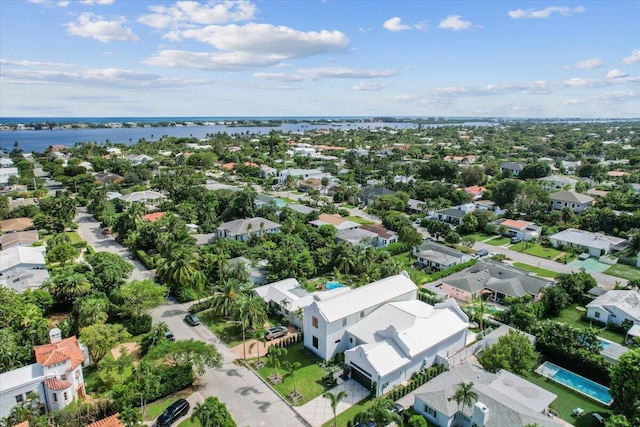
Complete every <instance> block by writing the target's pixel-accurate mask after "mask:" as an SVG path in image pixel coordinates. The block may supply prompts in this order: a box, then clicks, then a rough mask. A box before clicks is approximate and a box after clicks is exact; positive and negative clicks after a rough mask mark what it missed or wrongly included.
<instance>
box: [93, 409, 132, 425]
mask: <svg viewBox="0 0 640 427" xmlns="http://www.w3.org/2000/svg"><path fill="white" fill-rule="evenodd" d="M87 427H124V424H122V421H120V413H119V412H116V413H115V414H113V415H111V416H110V417H107V418H103V419H101V420H98V421H96V422H93V423H91V424H87Z"/></svg>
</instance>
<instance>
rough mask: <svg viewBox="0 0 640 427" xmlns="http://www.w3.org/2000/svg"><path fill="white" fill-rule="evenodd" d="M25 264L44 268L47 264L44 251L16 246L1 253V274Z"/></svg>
mask: <svg viewBox="0 0 640 427" xmlns="http://www.w3.org/2000/svg"><path fill="white" fill-rule="evenodd" d="M23 264H35V265H40V266H43V267H44V266H45V265H46V262H45V260H44V255H43V253H42V250H41V249H37V248H30V247H25V246H14V247H12V248H9V249H5V250H3V251H0V272H2V271H6V270H9V269H11V268H14V267H16V266H19V265H23Z"/></svg>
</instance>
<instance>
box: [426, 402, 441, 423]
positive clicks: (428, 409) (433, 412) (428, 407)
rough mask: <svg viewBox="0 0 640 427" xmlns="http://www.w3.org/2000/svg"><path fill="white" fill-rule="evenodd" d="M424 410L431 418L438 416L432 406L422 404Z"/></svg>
mask: <svg viewBox="0 0 640 427" xmlns="http://www.w3.org/2000/svg"><path fill="white" fill-rule="evenodd" d="M424 411H425V412H426V413H427V415H429V416H431V418H433V419H434V420H435V419H437V418H438V413H437V412H436V410H435V409H433V408H432V407H430V406H427V405H424Z"/></svg>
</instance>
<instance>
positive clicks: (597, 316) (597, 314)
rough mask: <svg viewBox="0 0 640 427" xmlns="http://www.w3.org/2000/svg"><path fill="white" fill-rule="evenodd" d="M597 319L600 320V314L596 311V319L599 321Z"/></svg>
mask: <svg viewBox="0 0 640 427" xmlns="http://www.w3.org/2000/svg"><path fill="white" fill-rule="evenodd" d="M599 318H600V312H599V311H596V319H599Z"/></svg>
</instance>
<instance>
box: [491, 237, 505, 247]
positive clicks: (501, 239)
mask: <svg viewBox="0 0 640 427" xmlns="http://www.w3.org/2000/svg"><path fill="white" fill-rule="evenodd" d="M510 241H511V239H509V238H508V237H496V238H495V239H491V240H487V241H486V242H485V243H487V244H489V245H493V246H503V245H507V244H509V242H510Z"/></svg>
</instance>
